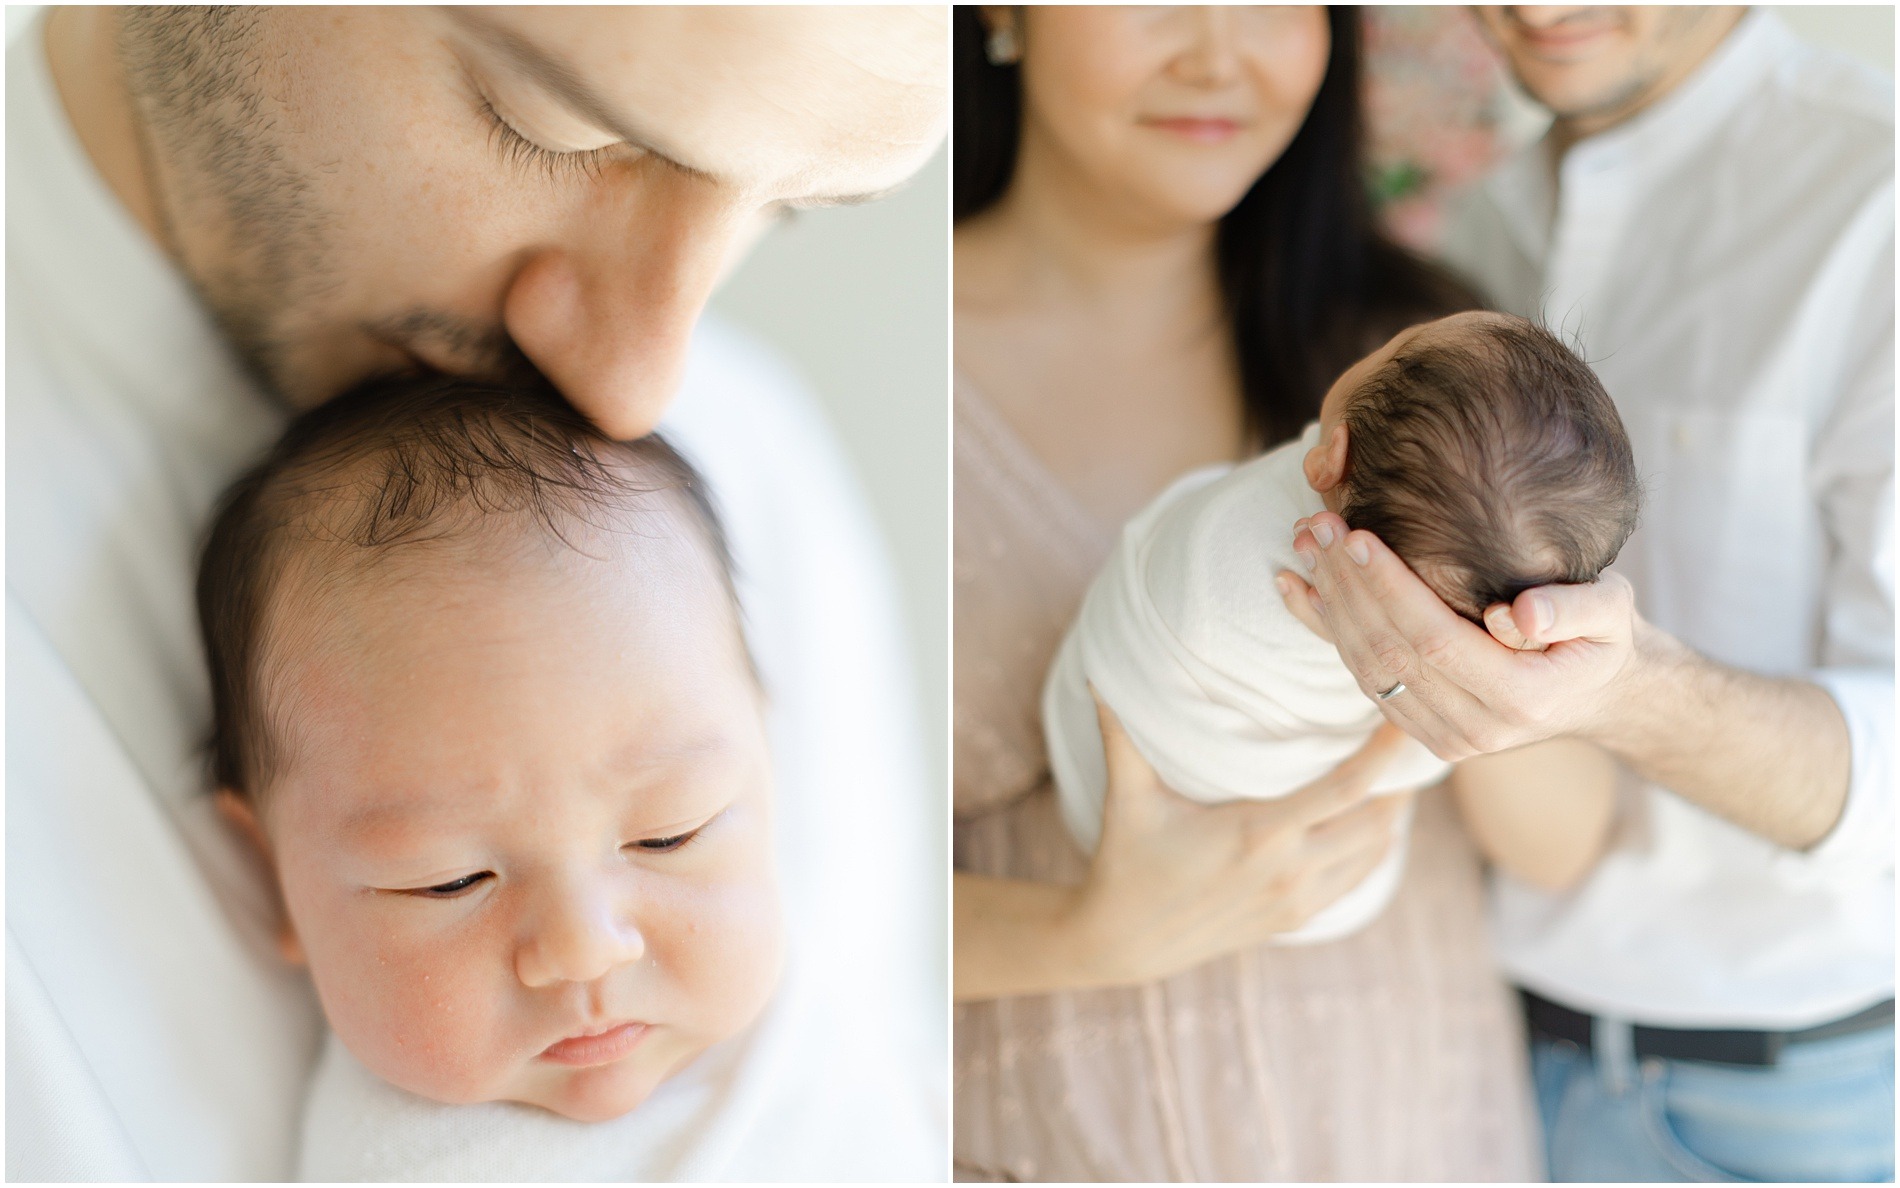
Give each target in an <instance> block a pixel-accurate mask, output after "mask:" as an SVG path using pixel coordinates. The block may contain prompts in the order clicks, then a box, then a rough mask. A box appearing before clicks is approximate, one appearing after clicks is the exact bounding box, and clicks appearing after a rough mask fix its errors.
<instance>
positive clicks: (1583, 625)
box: [1511, 573, 1636, 645]
mask: <svg viewBox="0 0 1900 1188" xmlns="http://www.w3.org/2000/svg"><path fill="white" fill-rule="evenodd" d="M1635 604H1636V598H1635V592H1634V591H1633V590H1632V589H1631V588H1630V584H1629V579H1628V578H1625V577H1624V576H1623V575H1622V574H1620V573H1606V574H1604V575H1603V576H1602V577H1600V578H1598V579H1597V580H1596V581H1594V582H1591V583H1589V584H1587V585H1579V586H1538V587H1535V588H1533V589H1530V590H1526V591H1524V592H1523V593H1522V594H1519V595H1518V596H1517V600H1516V601H1515V602H1513V603H1512V604H1511V618H1512V619H1513V620H1514V621H1515V622H1516V625H1517V629H1518V630H1519V631H1520V632H1521V633H1522V634H1523V636H1524V638H1525V639H1527V640H1535V641H1536V642H1538V643H1541V644H1546V645H1548V644H1554V643H1562V642H1563V641H1564V640H1569V639H1590V640H1608V639H1616V638H1619V637H1620V636H1621V635H1622V634H1624V633H1626V632H1628V630H1629V623H1630V611H1631V608H1632V607H1634V606H1635Z"/></svg>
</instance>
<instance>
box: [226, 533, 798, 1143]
mask: <svg viewBox="0 0 1900 1188" xmlns="http://www.w3.org/2000/svg"><path fill="white" fill-rule="evenodd" d="M680 531H684V530H683V529H681V530H680ZM588 548H589V550H590V551H591V552H594V553H596V554H597V555H598V554H600V553H601V552H602V547H601V546H600V545H599V544H598V542H592V541H590V542H589V545H588ZM669 550H670V551H669ZM608 552H610V553H612V552H616V550H613V549H611V548H609V549H608ZM618 552H621V553H623V554H625V555H616V556H612V557H611V559H605V560H602V559H596V558H592V557H588V556H584V555H582V554H581V553H579V552H577V551H575V550H573V549H569V548H567V547H566V546H564V545H560V544H558V543H555V544H552V545H545V544H542V543H541V542H520V543H519V547H518V548H517V549H515V551H514V552H513V553H508V552H507V550H503V553H504V555H502V556H495V555H492V553H490V552H488V551H486V550H483V549H477V550H474V551H470V552H464V553H462V554H461V555H460V556H459V557H449V556H446V555H444V556H441V557H433V558H429V559H426V560H423V561H420V562H418V563H417V564H416V565H415V566H413V567H410V568H407V569H404V570H403V571H402V572H400V573H398V574H391V575H385V574H382V573H378V574H376V575H375V576H373V577H371V578H368V579H365V580H363V581H359V582H353V583H350V584H349V586H348V588H346V589H344V590H342V591H340V592H336V593H328V594H319V595H317V596H316V597H315V599H314V600H312V599H305V600H304V601H306V602H310V601H314V602H315V603H316V604H317V606H316V607H315V608H313V609H312V610H310V611H307V612H305V613H304V615H303V616H302V621H290V622H287V623H285V624H284V625H283V627H282V628H281V630H280V631H279V632H278V633H277V634H276V636H275V642H274V643H273V644H272V645H271V647H272V653H273V654H272V662H273V664H274V665H275V668H274V672H275V675H274V676H273V677H272V679H271V681H270V683H269V687H270V690H271V697H272V705H273V707H274V709H275V710H276V713H277V718H278V721H280V722H281V723H283V724H284V729H283V731H282V733H283V736H284V743H285V748H284V749H285V758H284V762H283V764H282V771H281V775H280V776H279V777H278V778H277V779H276V780H275V781H274V782H273V784H272V786H271V788H270V791H269V795H268V797H267V798H266V813H265V820H264V828H265V832H266V834H267V835H268V838H269V841H270V845H271V849H272V852H273V858H274V861H275V863H276V865H277V870H278V874H279V877H280V880H281V883H282V887H283V892H284V896H285V901H286V906H287V908H288V912H289V917H290V926H291V927H292V928H293V929H294V932H295V945H296V947H298V948H300V949H301V951H302V954H303V956H304V957H305V959H306V960H307V961H308V963H309V966H310V972H311V976H312V977H313V979H314V980H315V982H316V986H317V991H318V994H319V996H320V997H321V999H322V1001H323V1008H324V1012H325V1014H326V1015H327V1016H328V1017H329V1020H330V1024H331V1026H332V1027H333V1028H335V1030H336V1032H337V1035H338V1037H339V1038H341V1039H342V1041H343V1043H344V1044H345V1045H346V1046H347V1047H348V1048H349V1050H350V1051H351V1052H352V1053H354V1054H355V1056H356V1057H357V1058H358V1059H359V1060H361V1061H362V1062H363V1063H364V1064H365V1065H366V1066H368V1067H369V1068H370V1069H371V1070H372V1071H374V1072H376V1073H377V1074H379V1075H380V1076H382V1077H383V1078H384V1079H386V1080H388V1081H390V1082H391V1083H393V1084H396V1085H398V1086H401V1087H402V1088H404V1089H408V1090H410V1091H412V1092H414V1093H418V1094H420V1095H422V1096H424V1097H429V1098H433V1099H435V1100H438V1101H446V1102H478V1101H495V1100H507V1101H520V1102H528V1103H531V1104H534V1105H538V1106H543V1107H546V1108H547V1109H550V1110H553V1111H555V1112H556V1113H560V1114H564V1115H566V1116H568V1117H571V1118H576V1119H581V1120H588V1121H591V1120H599V1119H606V1118H612V1117H616V1116H618V1115H620V1114H623V1113H625V1112H627V1111H628V1110H631V1109H633V1108H634V1107H635V1106H637V1105H639V1104H640V1103H641V1102H642V1101H643V1100H645V1098H646V1097H647V1095H648V1094H649V1093H651V1092H652V1091H653V1089H654V1087H655V1086H656V1085H657V1084H659V1082H660V1081H661V1080H663V1079H665V1078H666V1077H667V1076H669V1075H670V1074H672V1073H673V1072H675V1071H676V1070H678V1069H679V1068H680V1067H681V1066H683V1065H684V1064H686V1063H687V1062H688V1061H690V1060H692V1059H693V1058H694V1057H695V1056H697V1055H699V1054H700V1053H701V1052H703V1051H704V1050H705V1049H706V1048H707V1047H709V1046H710V1045H712V1044H715V1043H717V1042H719V1041H720V1040H723V1039H726V1038H728V1037H730V1036H732V1035H734V1034H736V1033H737V1032H739V1031H741V1030H742V1029H744V1028H745V1027H746V1026H747V1025H748V1024H750V1023H751V1022H752V1021H753V1019H754V1018H755V1017H756V1016H757V1015H758V1014H759V1012H760V1011H761V1009H762V1008H763V1007H764V1005H765V1003H766V1001H767V999H768V998H769V997H770V995H771V992H772V988H773V986H774V983H775V981H776V979H777V975H778V970H779V966H780V961H781V954H782V945H783V939H782V925H781V921H780V916H779V902H778V890H777V882H776V877H775V874H774V870H773V859H772V853H773V851H772V829H771V792H770V770H769V762H768V755H767V749H766V743H765V738H764V733H763V724H762V721H761V712H760V704H759V694H758V691H757V688H756V686H755V684H754V682H753V680H752V678H751V676H750V672H749V669H748V668H747V666H746V664H745V661H744V660H743V658H742V653H741V651H740V648H739V645H738V644H737V641H736V628H735V626H734V625H733V622H732V615H731V612H730V610H729V609H728V607H727V605H726V602H725V596H724V593H723V591H722V590H721V589H720V587H719V586H718V585H717V579H716V578H714V577H713V576H712V575H711V573H710V568H709V567H710V563H709V562H706V561H703V560H702V559H701V558H700V557H699V556H698V555H697V553H696V552H695V550H694V549H693V547H692V546H691V545H690V544H689V543H687V542H685V541H682V540H670V541H669V540H664V539H654V537H653V534H651V533H649V534H647V535H646V536H645V537H643V539H642V540H641V541H640V544H639V548H638V549H637V556H635V555H632V551H627V550H618ZM285 618H286V619H288V618H290V616H289V614H288V613H286V615H285Z"/></svg>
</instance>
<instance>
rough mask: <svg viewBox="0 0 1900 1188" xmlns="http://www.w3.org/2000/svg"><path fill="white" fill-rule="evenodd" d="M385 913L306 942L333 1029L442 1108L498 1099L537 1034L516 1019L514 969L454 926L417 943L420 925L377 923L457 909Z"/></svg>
mask: <svg viewBox="0 0 1900 1188" xmlns="http://www.w3.org/2000/svg"><path fill="white" fill-rule="evenodd" d="M377 906H386V907H389V908H394V909H397V910H396V911H392V912H374V913H369V914H368V915H369V916H370V917H371V918H366V919H364V920H363V922H362V927H361V928H360V930H344V931H339V932H331V931H328V930H324V929H320V928H319V929H312V930H311V931H313V932H315V935H311V936H306V937H305V938H304V947H305V950H306V953H307V955H308V959H309V963H310V973H311V977H312V980H313V981H315V982H316V986H317V993H318V996H319V998H321V1000H322V1002H323V1009H324V1014H325V1015H326V1016H327V1018H328V1019H329V1022H330V1026H331V1028H332V1029H333V1030H335V1031H336V1033H337V1036H338V1038H339V1039H341V1040H342V1041H343V1043H344V1046H345V1047H347V1048H349V1050H350V1052H351V1053H352V1054H353V1055H354V1056H355V1057H356V1058H357V1059H358V1060H360V1061H361V1062H362V1063H363V1065H364V1066H365V1067H367V1068H368V1069H370V1071H372V1072H374V1073H376V1074H377V1075H378V1076H381V1077H382V1078H383V1079H385V1080H387V1081H389V1082H390V1083H391V1084H394V1085H397V1086H399V1087H401V1088H404V1089H407V1090H409V1091H410V1092H412V1093H417V1094H420V1095H421V1096H424V1097H428V1098H431V1099H433V1100H436V1101H448V1102H473V1101H486V1100H492V1099H494V1098H495V1097H496V1096H497V1095H498V1094H499V1093H500V1092H501V1091H502V1088H503V1082H504V1079H505V1077H506V1075H507V1073H508V1072H509V1070H510V1069H512V1068H513V1067H515V1066H517V1065H518V1064H519V1063H520V1062H521V1061H522V1060H524V1059H526V1058H528V1057H529V1056H531V1055H532V1053H531V1052H528V1051H525V1050H523V1047H524V1045H525V1044H526V1043H529V1042H531V1041H532V1038H533V1037H532V1036H530V1035H525V1034H523V1030H524V1029H523V1027H522V1026H521V1021H519V1020H516V1019H513V1018H512V1017H511V1015H512V1009H513V1007H514V1005H515V1003H516V1002H517V996H516V994H515V993H514V992H513V990H512V988H511V987H510V986H509V985H508V984H507V983H506V981H505V979H504V978H503V977H502V976H501V975H502V974H505V973H507V972H509V971H507V970H505V969H502V968H499V967H498V963H497V961H496V956H495V954H493V953H492V952H484V951H483V949H484V946H481V945H480V944H478V943H476V942H475V941H474V940H473V939H472V938H469V937H465V936H459V935H457V932H458V930H456V929H454V928H447V929H441V930H433V929H432V930H429V935H427V936H424V937H417V936H415V935H413V934H412V933H411V932H410V930H409V929H408V928H404V927H402V925H403V924H410V923H413V922H411V921H402V920H394V921H392V920H390V919H387V918H385V919H381V920H378V919H375V918H373V917H374V916H385V917H389V916H397V917H399V916H401V915H403V914H405V909H415V910H416V911H417V912H418V913H420V912H426V911H427V910H428V909H432V908H445V907H452V905H449V904H436V903H429V902H418V903H413V904H410V903H395V904H388V905H377ZM511 1041H512V1042H511ZM536 1050H538V1049H536Z"/></svg>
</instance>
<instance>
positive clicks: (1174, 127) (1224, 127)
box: [1141, 116, 1241, 144]
mask: <svg viewBox="0 0 1900 1188" xmlns="http://www.w3.org/2000/svg"><path fill="white" fill-rule="evenodd" d="M1141 122H1142V123H1143V124H1145V125H1147V126H1148V127H1150V128H1153V129H1155V130H1157V131H1160V132H1168V133H1172V134H1173V135H1175V136H1179V137H1180V138H1181V139H1183V140H1192V141H1194V142H1195V143H1197V144H1219V143H1221V142H1222V141H1225V140H1231V139H1233V138H1234V137H1235V136H1238V135H1239V134H1240V127H1241V124H1240V121H1239V120H1233V119H1228V118H1226V117H1225V116H1150V117H1148V118H1146V119H1143V120H1142V121H1141Z"/></svg>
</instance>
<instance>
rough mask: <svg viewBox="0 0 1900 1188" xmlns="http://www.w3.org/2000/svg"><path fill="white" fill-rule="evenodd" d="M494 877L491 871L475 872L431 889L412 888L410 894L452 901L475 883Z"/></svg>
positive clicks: (438, 884)
mask: <svg viewBox="0 0 1900 1188" xmlns="http://www.w3.org/2000/svg"><path fill="white" fill-rule="evenodd" d="M494 877H495V876H494V873H493V872H492V871H486V870H482V871H477V872H475V873H474V874H472V875H463V876H462V877H461V878H459V879H455V880H453V881H451V882H447V883H437V884H436V885H435V886H433V887H417V888H414V889H413V890H412V891H411V892H410V894H412V895H423V896H427V897H428V898H431V899H454V898H455V897H456V896H458V895H461V894H463V893H464V892H466V891H468V890H470V889H472V888H473V887H474V886H475V885H476V884H477V883H480V882H482V881H483V880H485V879H492V878H494Z"/></svg>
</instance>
